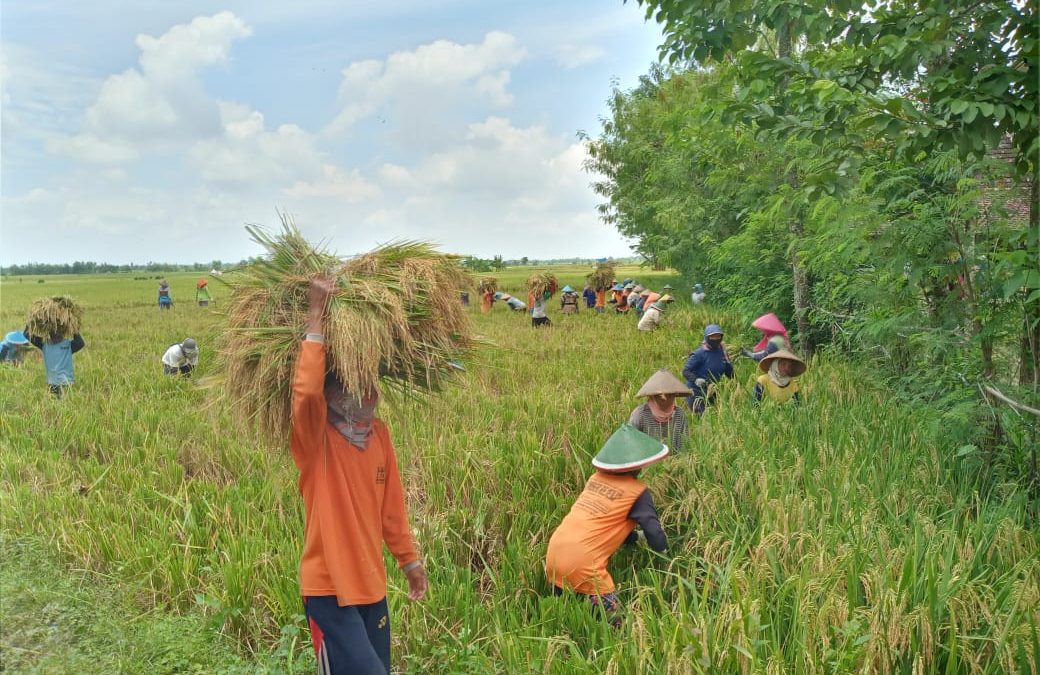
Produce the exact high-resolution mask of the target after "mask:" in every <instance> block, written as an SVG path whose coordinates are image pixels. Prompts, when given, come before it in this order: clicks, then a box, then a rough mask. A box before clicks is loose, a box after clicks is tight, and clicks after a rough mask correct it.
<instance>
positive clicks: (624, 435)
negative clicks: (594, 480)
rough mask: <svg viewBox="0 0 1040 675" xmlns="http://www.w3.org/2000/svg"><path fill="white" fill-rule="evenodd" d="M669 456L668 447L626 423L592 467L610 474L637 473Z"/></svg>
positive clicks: (607, 444) (594, 459) (601, 450)
mask: <svg viewBox="0 0 1040 675" xmlns="http://www.w3.org/2000/svg"><path fill="white" fill-rule="evenodd" d="M667 456H668V446H667V445H665V444H664V443H662V442H661V441H659V440H657V439H656V438H653V437H651V436H648V435H646V434H644V433H643V432H642V431H640V430H639V429H636V428H635V427H634V426H632V425H631V424H629V423H627V422H626V423H624V424H622V425H621V427H620V428H619V429H618V430H617V431H615V432H614V434H613V435H612V436H611V437H610V438H608V439H607V442H606V443H604V444H603V447H602V448H600V451H599V452H598V453H596V456H595V457H594V458H593V460H592V466H594V467H596V468H597V469H599V470H600V471H606V472H608V473H624V472H627V471H637V470H638V469H642V468H643V467H645V466H649V465H651V464H654V463H655V462H660V461H661V460H662V459H664V458H665V457H667Z"/></svg>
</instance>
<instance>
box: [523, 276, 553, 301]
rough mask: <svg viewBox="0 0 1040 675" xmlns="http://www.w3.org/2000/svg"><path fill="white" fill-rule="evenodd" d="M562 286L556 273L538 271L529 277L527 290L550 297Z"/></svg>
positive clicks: (535, 294) (536, 294)
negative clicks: (557, 279)
mask: <svg viewBox="0 0 1040 675" xmlns="http://www.w3.org/2000/svg"><path fill="white" fill-rule="evenodd" d="M559 287H560V285H559V282H557V281H556V275H555V274H552V273H551V272H536V273H535V274H532V275H531V276H530V277H529V278H528V279H527V290H528V291H529V292H530V293H533V294H534V296H535V297H544V298H547V299H548V298H550V297H552V296H553V295H555V294H556V289H558V288H559Z"/></svg>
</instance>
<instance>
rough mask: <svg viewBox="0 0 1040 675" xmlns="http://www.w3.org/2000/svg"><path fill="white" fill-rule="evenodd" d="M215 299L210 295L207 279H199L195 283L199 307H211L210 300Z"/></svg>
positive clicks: (196, 300) (196, 299)
mask: <svg viewBox="0 0 1040 675" xmlns="http://www.w3.org/2000/svg"><path fill="white" fill-rule="evenodd" d="M212 299H213V298H212V297H210V294H209V282H208V281H207V280H205V279H199V280H198V281H196V282H195V302H197V303H198V305H199V307H209V303H210V300H212Z"/></svg>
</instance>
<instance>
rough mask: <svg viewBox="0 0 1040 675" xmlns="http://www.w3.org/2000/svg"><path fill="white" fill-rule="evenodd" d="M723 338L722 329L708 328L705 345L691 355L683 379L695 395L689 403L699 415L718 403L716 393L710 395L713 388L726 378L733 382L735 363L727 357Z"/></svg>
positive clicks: (691, 408) (689, 399) (712, 325)
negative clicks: (711, 387)
mask: <svg viewBox="0 0 1040 675" xmlns="http://www.w3.org/2000/svg"><path fill="white" fill-rule="evenodd" d="M722 336H723V333H722V328H721V327H719V326H718V325H717V324H711V325H710V326H708V327H707V328H705V329H704V344H702V345H701V346H700V347H698V348H697V350H696V351H694V352H693V353H692V354H690V357H689V358H688V359H687V360H686V366H685V367H684V368H683V377H685V378H686V384H687V386H689V387H690V390H691V391H692V392H693V393H692V394H691V395H690V397H689V398H687V399H686V402H687V404H688V405H689V407H690V410H692V411H693V412H695V413H697V414H698V415H700V414H702V413H703V412H704V409H705V408H706V407H707V406H709V405H712V404H714V403H715V392H714V391H713V390H712V391H709V387H710V386H711V385H712V384H714V383H716V382H718V381H720V380H721V379H722V378H724V377H728V378H730V379H733V362H732V361H731V360H730V358H729V355H728V354H726V346H725V344H724V343H723V342H722Z"/></svg>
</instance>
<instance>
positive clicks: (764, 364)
mask: <svg viewBox="0 0 1040 675" xmlns="http://www.w3.org/2000/svg"><path fill="white" fill-rule="evenodd" d="M777 359H787V360H788V361H793V362H794V365H793V366H792V367H791V377H798V376H799V375H801V374H802V373H804V372H805V361H802V360H801V359H800V358H798V355H797V354H794V353H792V352H789V351H787V350H786V349H778V350H777V351H775V352H773V353H772V354H770V355H768V356H766V357H765V358H764V359H762V360H761V361H759V362H758V369H759V370H761V371H762V372H763V373H768V372H769V367H770V366H771V365H773V361H775V360H777Z"/></svg>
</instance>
